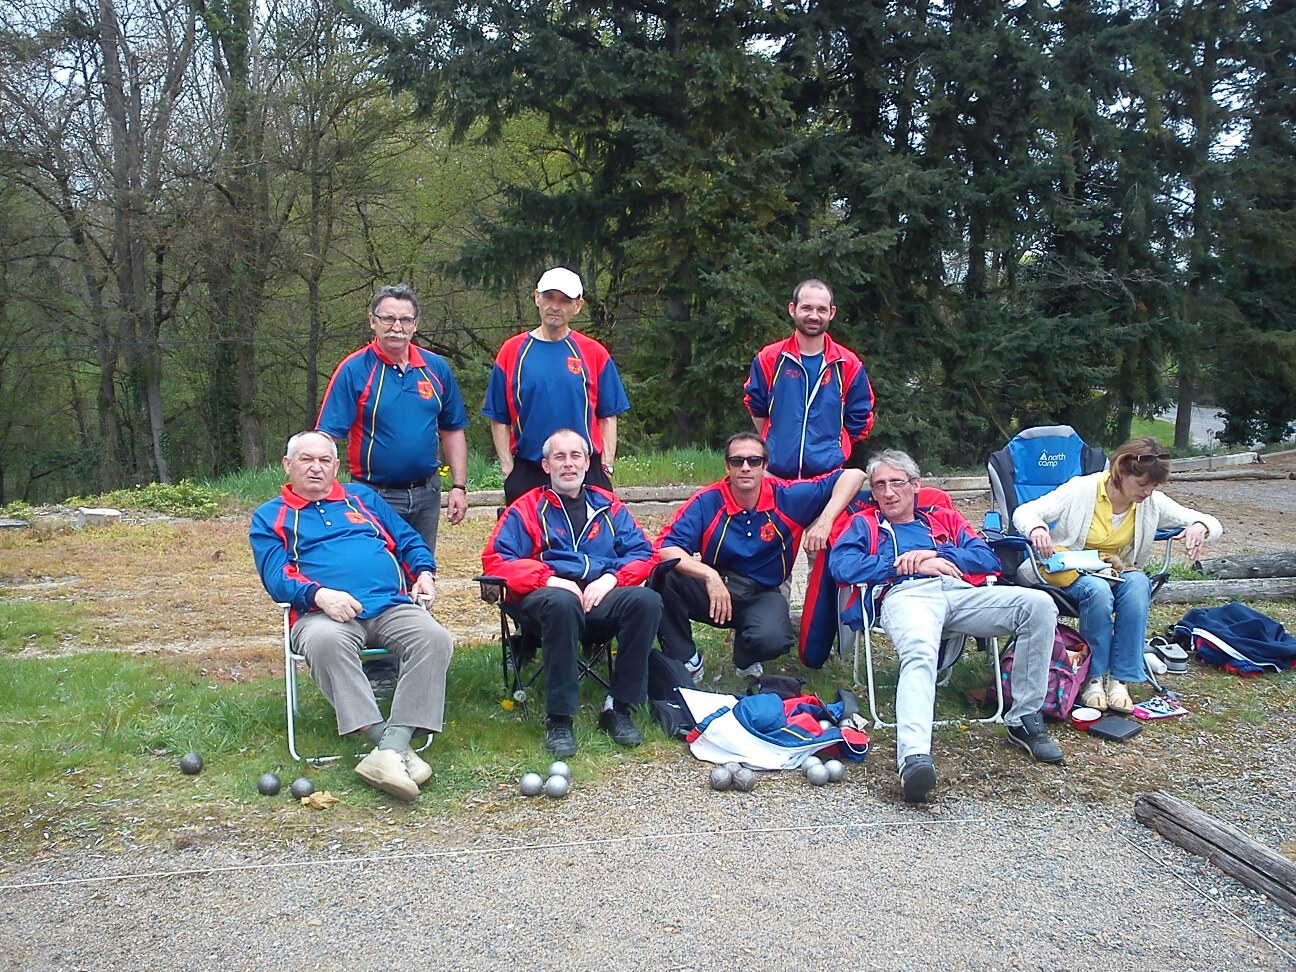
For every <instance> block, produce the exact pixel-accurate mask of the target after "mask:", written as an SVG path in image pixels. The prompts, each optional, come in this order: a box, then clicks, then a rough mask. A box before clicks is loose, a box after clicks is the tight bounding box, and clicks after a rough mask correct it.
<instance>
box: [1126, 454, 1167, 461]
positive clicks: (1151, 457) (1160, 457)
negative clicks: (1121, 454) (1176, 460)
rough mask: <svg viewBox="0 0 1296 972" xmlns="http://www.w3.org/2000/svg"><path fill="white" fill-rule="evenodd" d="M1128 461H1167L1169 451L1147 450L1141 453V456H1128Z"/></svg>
mask: <svg viewBox="0 0 1296 972" xmlns="http://www.w3.org/2000/svg"><path fill="white" fill-rule="evenodd" d="M1130 461H1131V462H1169V461H1170V453H1168V452H1158V453H1156V454H1153V453H1151V452H1149V453H1147V454H1146V455H1142V456H1130Z"/></svg>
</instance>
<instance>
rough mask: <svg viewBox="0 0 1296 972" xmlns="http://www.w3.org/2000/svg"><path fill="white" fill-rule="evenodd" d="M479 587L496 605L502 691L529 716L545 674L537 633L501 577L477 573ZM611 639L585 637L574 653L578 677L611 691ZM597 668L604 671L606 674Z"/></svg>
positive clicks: (612, 651) (488, 602)
mask: <svg viewBox="0 0 1296 972" xmlns="http://www.w3.org/2000/svg"><path fill="white" fill-rule="evenodd" d="M473 580H475V581H476V582H477V583H478V584H479V585H480V586H481V599H482V600H483V601H485V602H486V603H487V604H495V605H498V606H499V621H500V663H501V667H502V668H503V672H504V691H505V692H506V693H507V694H508V695H509V696H510V697H511V698H512V699H513V701H514V702H516V703H517V704H518V705H519V706H520V707H521V708H522V714H523V715H524V716H526V715H528V714H529V709H528V708H527V700H528V698H529V695H530V690H531V687H532V686H533V685H534V684H535V682H536V680H537V679H538V678H539V677H540V675H541V674H542V673H543V672H544V654H543V646H542V645H541V643H540V631H539V629H537V628H536V627H535V626H534V625H532V624H530V623H529V622H527V620H526V618H525V617H523V615H522V611H521V608H520V607H519V606H518V603H517V601H516V599H514V598H513V596H512V595H511V594H510V593H509V589H508V584H507V583H505V581H504V578H502V577H493V576H490V575H487V574H480V575H478V576H476V577H474V578H473ZM614 640H615V639H614V638H611V637H609V638H586V639H584V640H582V642H581V646H580V651H579V652H577V654H576V666H577V674H578V676H579V677H580V678H582V679H583V678H585V677H586V676H588V677H589V678H592V679H594V681H596V682H598V683H599V684H600V685H602V686H603V688H604V690H605V691H611V681H612V665H613V662H614V661H615V657H616V655H615V648H614V647H613V641H614ZM532 662H535V663H536V664H535V668H534V670H532V671H531V672H530V673H529V674H527V673H526V672H525V669H526V668H527V666H528V665H530V664H531V663H532ZM600 669H606V674H604V672H603V671H601V670H600Z"/></svg>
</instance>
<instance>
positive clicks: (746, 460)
mask: <svg viewBox="0 0 1296 972" xmlns="http://www.w3.org/2000/svg"><path fill="white" fill-rule="evenodd" d="M725 463H726V465H728V466H729V468H730V469H741V468H742V467H743V466H745V465H746V466H751V467H752V468H753V469H759V468H760V467H761V466H763V465H765V457H764V456H725Z"/></svg>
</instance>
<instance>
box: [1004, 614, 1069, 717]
mask: <svg viewBox="0 0 1296 972" xmlns="http://www.w3.org/2000/svg"><path fill="white" fill-rule="evenodd" d="M1012 669H1013V649H1009V650H1008V651H1006V652H1005V653H1004V656H1003V658H1001V659H1000V661H999V673H1000V676H999V677H1000V681H1001V682H1002V683H1003V700H1004V711H1007V710H1008V707H1009V706H1011V705H1012V678H1011V676H1012ZM1088 677H1089V643H1088V642H1087V641H1085V640H1084V639H1083V638H1081V637H1080V632H1078V631H1076V630H1075V629H1074V628H1070V627H1068V626H1067V625H1065V624H1062V623H1060V622H1059V623H1058V626H1057V630H1056V631H1055V632H1054V633H1053V659H1052V660H1051V661H1050V662H1049V674H1048V689H1047V690H1046V691H1045V693H1044V704H1043V705H1042V706H1041V707H1040V714H1041V715H1043V716H1044V718H1045V719H1065V718H1066V717H1067V716H1068V715H1069V714H1070V712H1071V709H1072V707H1073V706H1074V705H1075V701H1076V699H1077V698H1078V697H1079V695H1080V690H1081V689H1082V688H1084V684H1085V682H1086V680H1087V679H1088Z"/></svg>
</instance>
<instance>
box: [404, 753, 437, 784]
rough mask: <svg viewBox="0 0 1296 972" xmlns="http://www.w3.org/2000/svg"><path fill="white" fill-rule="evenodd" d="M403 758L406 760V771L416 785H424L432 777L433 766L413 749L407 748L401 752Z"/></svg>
mask: <svg viewBox="0 0 1296 972" xmlns="http://www.w3.org/2000/svg"><path fill="white" fill-rule="evenodd" d="M401 758H402V759H404V760H405V772H406V773H408V774H409V778H410V779H411V780H413V781H414V783H415V784H416V785H418V786H422V785H423V784H424V783H426V782H427V781H428V780H430V779H432V767H431V766H429V765H428V764H427V761H426V760H424V759H423V757H422V756H420V755H419V754H418V753H416V752H414V750H413V749H406V750H405V752H403V753H401Z"/></svg>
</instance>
